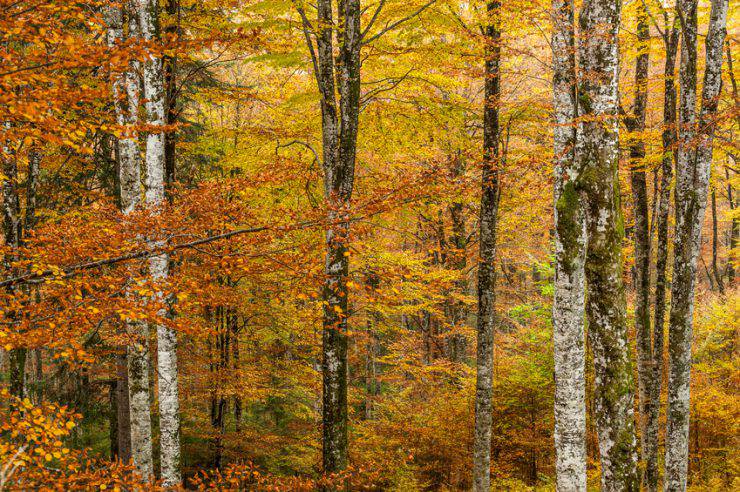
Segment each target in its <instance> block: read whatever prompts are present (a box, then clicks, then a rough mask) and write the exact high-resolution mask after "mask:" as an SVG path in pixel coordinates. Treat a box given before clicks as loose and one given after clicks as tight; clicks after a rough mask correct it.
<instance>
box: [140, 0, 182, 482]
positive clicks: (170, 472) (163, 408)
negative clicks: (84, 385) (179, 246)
mask: <svg viewBox="0 0 740 492" xmlns="http://www.w3.org/2000/svg"><path fill="white" fill-rule="evenodd" d="M138 1H139V22H140V24H141V31H142V35H143V38H144V40H145V41H149V42H151V41H153V40H158V39H159V36H158V29H159V9H158V5H157V1H156V0H138ZM144 97H145V98H146V113H147V123H148V124H149V125H151V126H153V127H160V128H161V127H162V126H164V125H165V123H166V120H165V102H166V101H165V92H164V70H163V63H162V58H161V57H160V56H158V55H152V54H150V55H149V57H148V59H147V60H146V63H145V64H144ZM165 161H166V159H165V134H164V132H163V131H161V130H154V131H150V132H149V133H148V134H147V138H146V207H147V208H149V209H151V210H153V211H154V212H155V217H156V216H158V215H159V213H160V211H159V209H160V208H161V207H162V206H163V205H164V203H165V180H166V172H165ZM149 243H150V247H158V246H161V244H162V242H161V240H160V239H158V238H155V239H152V238H149ZM168 267H169V257H168V255H167V254H161V255H157V256H154V257H152V258H150V259H149V275H150V276H151V278H152V280H153V281H154V282H155V283H161V282H165V281H166V280H167V276H168V273H169V272H168V270H169V268H168ZM156 296H157V298H158V300H159V301H165V302H167V300H165V299H163V298H162V293H161V292H158V293H157V294H156ZM168 311H169V310H168V308H167V307H164V308H162V309H161V310H160V312H159V315H160V316H162V317H166V316H167V315H168ZM157 374H158V387H159V431H160V437H159V442H160V460H161V465H162V483H163V484H164V485H165V486H167V487H171V486H175V485H178V484H179V483H180V482H181V481H182V480H181V476H180V404H179V397H178V388H177V383H178V374H177V334H176V332H175V331H174V330H173V329H172V328H170V327H168V326H167V325H165V324H163V323H159V324H157Z"/></svg>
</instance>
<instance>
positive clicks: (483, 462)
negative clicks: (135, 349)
mask: <svg viewBox="0 0 740 492" xmlns="http://www.w3.org/2000/svg"><path fill="white" fill-rule="evenodd" d="M500 8H501V4H500V3H499V1H498V0H494V1H492V2H489V3H488V5H487V16H488V19H487V25H486V27H485V72H484V73H485V81H484V96H485V100H484V103H483V174H482V182H481V203H480V259H479V261H478V326H477V328H478V330H477V342H478V345H477V349H476V383H475V437H474V443H473V490H475V491H477V492H482V491H486V492H487V491H489V490H490V489H491V424H492V409H493V404H492V397H493V343H494V332H495V327H496V313H495V299H496V298H495V287H496V268H495V264H494V262H495V259H496V228H497V225H498V202H499V197H500V194H501V190H500V183H499V172H498V171H499V164H500V160H499V136H500V135H499V133H500V132H499V104H500V96H501V79H500V77H501V73H500V70H499V66H500V61H501V31H500V28H501V25H500V12H499V11H500Z"/></svg>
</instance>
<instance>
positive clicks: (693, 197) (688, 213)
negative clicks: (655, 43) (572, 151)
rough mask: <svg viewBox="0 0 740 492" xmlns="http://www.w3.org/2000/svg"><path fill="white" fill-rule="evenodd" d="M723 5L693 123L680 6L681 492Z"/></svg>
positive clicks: (673, 416) (676, 335)
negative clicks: (693, 328) (697, 269)
mask: <svg viewBox="0 0 740 492" xmlns="http://www.w3.org/2000/svg"><path fill="white" fill-rule="evenodd" d="M728 3H729V2H727V1H726V0H713V1H712V11H711V14H710V19H709V31H708V34H707V38H706V42H705V46H706V64H705V71H704V86H703V89H702V94H701V110H700V112H699V118H698V120H697V118H696V82H697V66H696V37H697V14H696V10H697V2H696V1H695V0H681V1H679V3H678V8H677V10H678V14H679V17H680V21H681V34H682V36H681V63H680V68H679V83H680V100H679V108H678V160H677V163H676V191H675V202H676V235H675V239H674V252H675V253H674V255H675V256H674V262H673V283H672V286H671V313H670V330H669V336H668V352H669V376H668V410H667V422H666V426H667V427H666V458H665V463H666V469H665V489H666V490H685V489H686V471H687V467H688V455H689V393H690V379H691V342H692V327H693V313H694V287H695V277H696V261H697V257H698V255H699V249H700V244H701V228H702V224H703V221H704V212H705V209H706V202H707V194H708V189H709V175H710V169H711V163H712V150H713V139H714V128H715V124H716V123H715V118H716V114H717V106H718V100H719V95H720V89H721V87H722V76H721V70H722V54H723V46H724V40H725V35H726V24H727V9H728Z"/></svg>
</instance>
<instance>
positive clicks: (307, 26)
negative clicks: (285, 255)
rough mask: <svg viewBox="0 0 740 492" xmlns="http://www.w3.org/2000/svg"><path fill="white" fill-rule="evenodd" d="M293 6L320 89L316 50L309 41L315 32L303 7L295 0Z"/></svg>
mask: <svg viewBox="0 0 740 492" xmlns="http://www.w3.org/2000/svg"><path fill="white" fill-rule="evenodd" d="M293 5H295V9H296V10H297V11H298V14H299V15H300V16H301V23H302V25H303V36H304V37H305V38H306V46H308V52H309V53H310V55H311V64H312V65H313V73H314V76H315V77H316V82H317V83H318V84H319V87H321V79H320V77H321V74H320V72H319V62H318V61H317V59H316V50H315V48H314V47H313V41H312V40H311V33H314V35H316V31H315V30H314V28H313V26H312V25H311V21H309V20H308V17H306V11H305V9H304V8H303V7H299V6H298V3H296V0H293Z"/></svg>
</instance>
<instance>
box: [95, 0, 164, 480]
mask: <svg viewBox="0 0 740 492" xmlns="http://www.w3.org/2000/svg"><path fill="white" fill-rule="evenodd" d="M129 7H130V9H129V11H128V12H126V13H127V14H128V15H127V16H126V17H128V25H129V33H128V35H129V37H130V38H132V39H136V38H137V37H139V33H140V31H139V23H138V20H137V17H136V15H134V13H135V12H136V9H137V8H138V6H137V5H133V4H132V5H130V6H129ZM106 15H107V16H108V19H107V21H108V45H109V46H111V47H115V46H116V45H117V43H119V42H120V41H121V40H122V37H123V23H124V12H123V10H119V9H117V8H115V7H108V9H107V12H106ZM139 68H140V67H139V63H138V62H136V61H132V62H131V64H130V67H129V70H128V71H127V72H126V73H123V74H113V81H112V85H113V97H114V99H115V102H116V119H117V122H118V124H119V125H120V126H121V127H123V128H124V133H125V134H124V136H122V137H121V138H119V139H118V142H117V145H118V155H119V184H120V187H121V190H120V195H121V210H122V212H123V213H124V214H130V213H131V212H133V211H134V210H135V209H136V208H137V207H138V206H139V205H140V203H141V194H140V186H141V175H140V173H141V171H140V167H141V161H140V156H139V146H138V142H137V135H136V132H135V129H134V125H136V124H137V121H138V111H139V79H138V75H137V74H138V72H139ZM124 93H125V94H124ZM126 324H127V330H128V332H129V334H131V335H132V336H133V337H135V338H136V340H135V342H134V343H133V344H132V345H131V347H129V350H128V354H127V361H126V363H127V380H128V401H129V420H130V432H131V436H130V443H131V458H132V459H133V462H134V465H135V466H136V469H137V470H138V472H139V473H140V474H141V475H142V477H143V479H144V480H146V481H149V480H150V479H151V477H152V475H153V473H154V468H153V459H152V428H151V412H150V408H149V330H148V329H147V326H146V324H145V323H141V322H139V321H127V322H126ZM119 379H120V378H119ZM119 417H120V416H119ZM119 422H121V420H120V418H119ZM119 428H121V429H125V425H123V424H122V425H120V426H119Z"/></svg>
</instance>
